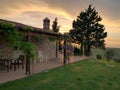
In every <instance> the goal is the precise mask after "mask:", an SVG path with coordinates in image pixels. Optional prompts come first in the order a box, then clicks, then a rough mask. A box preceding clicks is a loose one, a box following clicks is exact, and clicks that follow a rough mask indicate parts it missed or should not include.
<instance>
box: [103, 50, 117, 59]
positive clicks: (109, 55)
mask: <svg viewBox="0 0 120 90" xmlns="http://www.w3.org/2000/svg"><path fill="white" fill-rule="evenodd" d="M114 55H115V52H114V50H112V49H108V50H106V51H105V57H106V58H107V60H111V59H113V57H114Z"/></svg>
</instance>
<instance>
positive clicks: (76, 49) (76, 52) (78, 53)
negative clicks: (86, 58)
mask: <svg viewBox="0 0 120 90" xmlns="http://www.w3.org/2000/svg"><path fill="white" fill-rule="evenodd" d="M74 55H77V56H78V55H81V53H80V49H79V48H77V47H74Z"/></svg>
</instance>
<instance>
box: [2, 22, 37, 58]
mask: <svg viewBox="0 0 120 90" xmlns="http://www.w3.org/2000/svg"><path fill="white" fill-rule="evenodd" d="M0 28H1V29H0V33H2V35H3V36H4V37H5V38H6V39H7V40H8V41H9V42H10V44H11V46H13V47H16V46H17V47H18V48H20V49H21V50H23V51H24V52H26V53H27V55H28V57H29V58H30V59H33V58H34V57H35V45H34V44H33V43H31V42H26V41H24V40H23V39H24V38H25V36H24V34H21V33H20V32H19V30H18V29H17V27H16V25H15V24H13V23H9V22H1V23H0ZM25 30H27V31H30V30H32V29H31V28H29V27H25Z"/></svg>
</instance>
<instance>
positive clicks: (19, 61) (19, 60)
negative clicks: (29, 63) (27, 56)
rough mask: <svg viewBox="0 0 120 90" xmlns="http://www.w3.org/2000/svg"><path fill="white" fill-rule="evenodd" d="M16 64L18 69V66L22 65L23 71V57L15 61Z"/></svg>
mask: <svg viewBox="0 0 120 90" xmlns="http://www.w3.org/2000/svg"><path fill="white" fill-rule="evenodd" d="M17 63H18V68H19V67H20V65H22V68H23V69H24V55H20V56H19V58H18V59H17Z"/></svg>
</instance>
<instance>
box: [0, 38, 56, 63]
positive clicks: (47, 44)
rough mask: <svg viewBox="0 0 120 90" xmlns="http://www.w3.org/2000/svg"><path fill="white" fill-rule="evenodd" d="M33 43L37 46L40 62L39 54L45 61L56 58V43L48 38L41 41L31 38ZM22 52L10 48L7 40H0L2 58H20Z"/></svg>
mask: <svg viewBox="0 0 120 90" xmlns="http://www.w3.org/2000/svg"><path fill="white" fill-rule="evenodd" d="M31 42H32V43H34V44H35V46H36V58H35V59H37V60H39V59H40V58H39V53H40V54H41V56H42V59H43V61H48V60H53V59H55V58H56V42H53V41H50V40H49V39H48V38H44V39H43V40H41V41H36V40H34V38H31ZM19 52H20V50H14V48H13V47H11V46H10V43H8V41H7V40H6V39H0V57H1V58H7V59H12V58H13V57H14V58H15V57H18V53H19Z"/></svg>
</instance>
